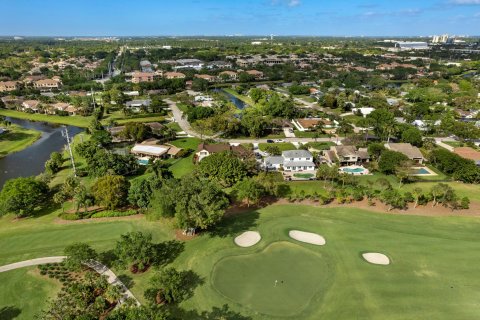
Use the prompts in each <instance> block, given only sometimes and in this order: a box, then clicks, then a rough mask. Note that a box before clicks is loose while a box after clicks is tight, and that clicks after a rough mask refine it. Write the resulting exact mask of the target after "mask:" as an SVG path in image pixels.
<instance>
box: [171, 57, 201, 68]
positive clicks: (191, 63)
mask: <svg viewBox="0 0 480 320" xmlns="http://www.w3.org/2000/svg"><path fill="white" fill-rule="evenodd" d="M176 62H177V65H176V66H175V67H174V69H175V70H178V69H195V70H200V69H202V68H203V65H204V63H203V61H201V60H198V59H178V60H177V61H176Z"/></svg>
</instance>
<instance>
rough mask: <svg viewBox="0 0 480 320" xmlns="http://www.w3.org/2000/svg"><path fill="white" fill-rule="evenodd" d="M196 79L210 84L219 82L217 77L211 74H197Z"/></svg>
mask: <svg viewBox="0 0 480 320" xmlns="http://www.w3.org/2000/svg"><path fill="white" fill-rule="evenodd" d="M195 78H198V79H203V80H207V81H208V82H215V81H216V80H217V77H215V76H211V75H209V74H196V75H195Z"/></svg>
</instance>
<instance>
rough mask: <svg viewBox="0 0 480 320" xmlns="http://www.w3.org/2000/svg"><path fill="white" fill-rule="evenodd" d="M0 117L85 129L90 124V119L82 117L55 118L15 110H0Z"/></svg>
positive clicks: (54, 116)
mask: <svg viewBox="0 0 480 320" xmlns="http://www.w3.org/2000/svg"><path fill="white" fill-rule="evenodd" d="M0 115H1V116H5V117H12V118H18V119H26V120H32V121H44V122H50V123H58V124H66V125H70V126H76V127H81V128H86V127H88V125H89V124H90V121H91V120H92V117H83V116H57V115H48V114H38V113H26V112H21V111H15V110H0Z"/></svg>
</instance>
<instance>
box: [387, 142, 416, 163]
mask: <svg viewBox="0 0 480 320" xmlns="http://www.w3.org/2000/svg"><path fill="white" fill-rule="evenodd" d="M385 148H387V149H388V150H392V151H396V152H399V153H402V154H404V155H406V156H407V157H408V159H410V160H412V161H413V162H415V163H418V164H422V163H423V162H424V161H425V158H424V157H423V155H422V153H421V152H420V149H418V148H417V147H414V146H412V145H411V144H410V143H391V142H390V143H385Z"/></svg>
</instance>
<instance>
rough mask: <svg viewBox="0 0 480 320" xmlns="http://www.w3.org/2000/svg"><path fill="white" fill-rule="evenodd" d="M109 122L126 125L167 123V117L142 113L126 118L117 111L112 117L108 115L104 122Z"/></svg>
mask: <svg viewBox="0 0 480 320" xmlns="http://www.w3.org/2000/svg"><path fill="white" fill-rule="evenodd" d="M109 120H115V121H116V122H117V123H118V124H125V123H128V122H163V121H165V116H163V115H160V114H155V113H152V114H141V113H140V114H133V115H128V116H126V115H124V114H123V113H122V112H121V111H116V112H114V113H112V114H110V115H106V116H105V118H104V119H103V120H102V122H103V123H108V121H109Z"/></svg>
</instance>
